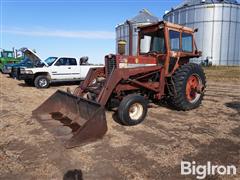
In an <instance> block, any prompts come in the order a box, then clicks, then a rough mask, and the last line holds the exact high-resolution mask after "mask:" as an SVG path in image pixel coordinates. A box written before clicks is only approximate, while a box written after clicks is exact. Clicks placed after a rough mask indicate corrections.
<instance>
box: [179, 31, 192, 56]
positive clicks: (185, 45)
mask: <svg viewBox="0 0 240 180" xmlns="http://www.w3.org/2000/svg"><path fill="white" fill-rule="evenodd" d="M192 41H193V37H192V35H191V34H188V33H182V50H183V51H184V52H192V51H193V44H192Z"/></svg>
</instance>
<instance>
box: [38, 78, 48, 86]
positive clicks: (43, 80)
mask: <svg viewBox="0 0 240 180" xmlns="http://www.w3.org/2000/svg"><path fill="white" fill-rule="evenodd" d="M39 86H41V87H45V86H47V80H46V79H40V80H39Z"/></svg>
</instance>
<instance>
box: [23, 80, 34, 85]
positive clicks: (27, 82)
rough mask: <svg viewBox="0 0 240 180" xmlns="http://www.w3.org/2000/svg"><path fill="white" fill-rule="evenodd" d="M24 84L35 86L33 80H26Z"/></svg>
mask: <svg viewBox="0 0 240 180" xmlns="http://www.w3.org/2000/svg"><path fill="white" fill-rule="evenodd" d="M24 82H25V84H27V85H29V86H33V84H34V83H33V80H31V79H25V80H24Z"/></svg>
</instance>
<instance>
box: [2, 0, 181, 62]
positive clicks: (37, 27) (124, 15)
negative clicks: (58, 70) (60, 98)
mask: <svg viewBox="0 0 240 180" xmlns="http://www.w3.org/2000/svg"><path fill="white" fill-rule="evenodd" d="M0 1H1V2H0V4H1V10H0V11H1V12H0V13H1V24H2V25H1V29H2V31H1V48H4V49H11V48H12V47H16V48H21V47H23V46H24V47H29V48H34V49H36V51H37V53H38V54H39V55H40V57H41V58H43V59H44V58H47V57H48V56H74V57H80V56H86V55H87V56H89V57H90V61H91V62H94V63H103V59H104V55H106V54H109V53H114V52H115V26H116V25H117V24H119V23H122V22H124V21H125V20H126V19H130V18H132V17H134V16H135V15H137V14H138V12H139V11H140V10H141V9H143V8H146V9H148V10H149V11H150V12H151V13H152V14H154V15H155V16H158V17H159V18H161V17H162V15H163V14H164V12H165V11H166V10H169V9H170V8H171V7H174V6H176V5H177V4H179V3H180V2H181V0H170V1H168V0H139V1H137V0H116V1H113V0H112V1H110V0H99V1H98V0H79V1H77V0H68V1H67V0H66V1H57V0H0Z"/></svg>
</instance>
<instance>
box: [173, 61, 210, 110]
mask: <svg viewBox="0 0 240 180" xmlns="http://www.w3.org/2000/svg"><path fill="white" fill-rule="evenodd" d="M173 82H174V87H175V91H176V95H175V96H174V97H171V98H170V101H171V103H170V104H171V105H172V106H173V107H174V108H175V109H177V110H183V111H187V110H191V109H195V108H197V107H199V106H200V104H201V103H202V100H203V96H204V89H205V87H206V77H205V74H204V72H203V69H202V67H201V66H200V65H198V64H193V63H189V64H185V65H182V66H181V67H180V68H179V69H178V70H177V71H176V72H175V73H174V75H173Z"/></svg>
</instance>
